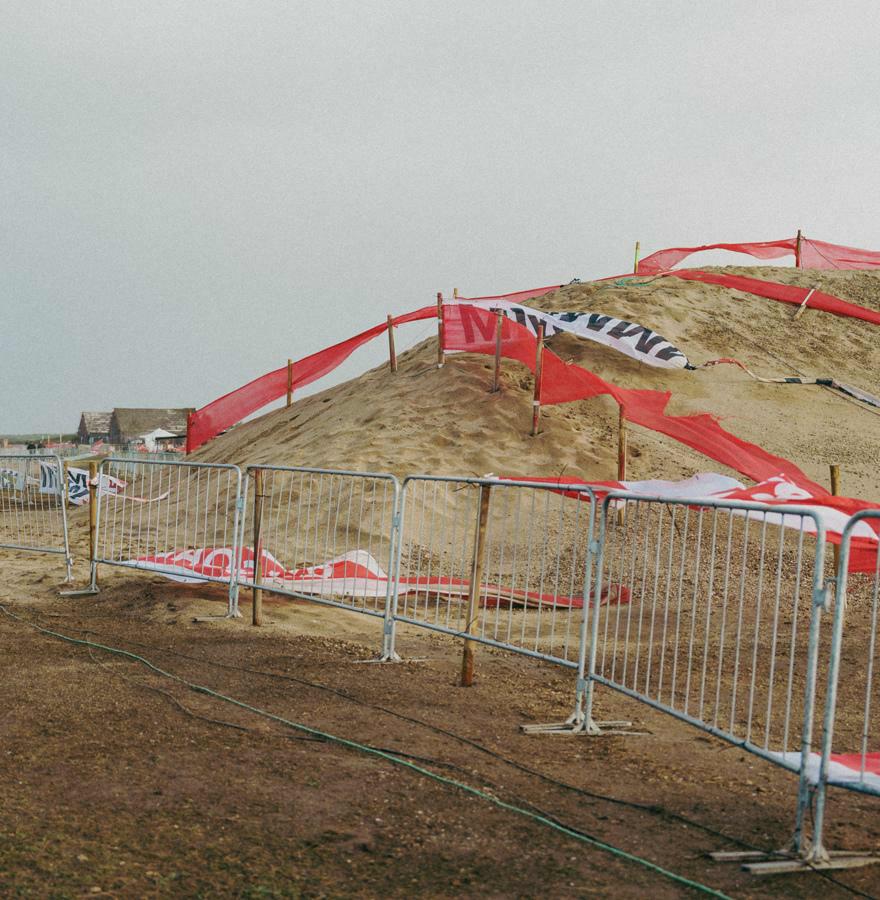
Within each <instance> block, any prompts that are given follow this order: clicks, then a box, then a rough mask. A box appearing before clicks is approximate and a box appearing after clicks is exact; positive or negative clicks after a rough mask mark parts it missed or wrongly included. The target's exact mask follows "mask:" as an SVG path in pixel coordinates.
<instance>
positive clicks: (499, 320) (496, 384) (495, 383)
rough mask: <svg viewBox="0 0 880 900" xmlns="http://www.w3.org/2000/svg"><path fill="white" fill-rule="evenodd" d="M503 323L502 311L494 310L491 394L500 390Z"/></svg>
mask: <svg viewBox="0 0 880 900" xmlns="http://www.w3.org/2000/svg"><path fill="white" fill-rule="evenodd" d="M503 322H504V311H503V310H500V309H496V310H495V377H494V379H493V380H492V393H493V394H497V393H498V391H500V390H501V327H502V324H503Z"/></svg>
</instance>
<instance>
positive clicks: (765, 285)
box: [665, 269, 880, 325]
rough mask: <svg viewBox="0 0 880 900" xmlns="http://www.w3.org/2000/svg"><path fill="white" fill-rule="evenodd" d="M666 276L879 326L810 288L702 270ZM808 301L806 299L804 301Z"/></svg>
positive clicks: (879, 319) (876, 316) (878, 318)
mask: <svg viewBox="0 0 880 900" xmlns="http://www.w3.org/2000/svg"><path fill="white" fill-rule="evenodd" d="M665 276H672V277H675V278H683V279H685V280H687V281H703V282H708V283H709V284H720V285H722V286H724V287H728V288H732V289H733V290H735V291H743V292H744V293H747V294H756V295H757V296H759V297H767V298H769V299H770V300H780V301H781V302H783V303H793V304H795V305H796V306H800V304H801V303H803V302H804V300H807V307H808V308H809V309H820V310H822V311H823V312H830V313H834V314H835V315H837V316H849V317H850V318H851V319H862V320H863V321H865V322H871V323H873V324H874V325H880V312H877V311H875V310H873V309H868V308H867V307H865V306H859V305H858V304H857V303H849V302H848V301H847V300H841V299H840V297H835V296H834V295H833V294H826V293H824V292H823V291H817V290H814V289H812V288H802V287H796V286H795V285H793V284H778V283H777V282H775V281H763V280H762V279H760V278H747V277H746V276H744V275H726V274H722V273H721V272H704V271H702V270H701V269H674V270H673V271H672V272H666V273H665ZM808 297H809V299H807V298H808Z"/></svg>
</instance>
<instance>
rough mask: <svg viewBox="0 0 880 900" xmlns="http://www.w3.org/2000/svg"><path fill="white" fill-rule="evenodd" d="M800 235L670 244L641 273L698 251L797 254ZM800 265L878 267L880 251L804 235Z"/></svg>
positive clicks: (641, 267) (767, 256) (661, 269)
mask: <svg viewBox="0 0 880 900" xmlns="http://www.w3.org/2000/svg"><path fill="white" fill-rule="evenodd" d="M797 248H798V240H797V238H796V237H793V238H783V239H782V240H779V241H754V242H750V243H742V244H703V245H702V246H700V247H669V248H667V249H666V250H658V251H657V252H656V253H652V254H651V255H650V256H646V257H645V258H644V259H643V260H641V261H640V262H639V264H638V274H639V275H656V274H658V273H660V272H665V271H667V270H668V269H671V268H672V267H673V266H675V265H678V263H680V262H681V261H682V260H683V259H687V257H688V256H691V255H692V254H694V253H700V252H701V251H703V250H730V251H732V252H734V253H744V254H746V255H747V256H752V257H754V258H755V259H779V258H781V257H783V256H789V255H791V256H795V255H796V254H797ZM800 265H801V268H804V269H878V268H880V251H878V250H862V249H860V248H858V247H844V246H843V245H842V244H827V243H825V241H816V240H813V239H812V238H805V237H802V238H801V247H800Z"/></svg>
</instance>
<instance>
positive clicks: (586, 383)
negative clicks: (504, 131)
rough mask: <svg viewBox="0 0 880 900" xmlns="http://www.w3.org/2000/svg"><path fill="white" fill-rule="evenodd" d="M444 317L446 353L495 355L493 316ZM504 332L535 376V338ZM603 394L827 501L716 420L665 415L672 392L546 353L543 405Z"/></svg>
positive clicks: (456, 311) (635, 418)
mask: <svg viewBox="0 0 880 900" xmlns="http://www.w3.org/2000/svg"><path fill="white" fill-rule="evenodd" d="M443 315H444V347H445V349H447V350H463V351H467V352H470V353H484V354H487V355H491V354H494V353H495V328H496V318H495V316H494V315H493V314H492V313H491V312H489V311H488V310H484V309H481V308H479V307H475V306H468V305H459V306H445V307H444V313H443ZM501 328H502V331H501V338H502V340H501V353H502V355H503V356H505V357H506V358H507V359H515V360H517V361H519V362H521V363H522V364H523V365H525V366H527V367H528V368H529V369H530V370H531V371H532V372H534V371H535V351H536V340H535V338H534V336H533V335H531V334H530V333H529V331H528V330H527V329H525V328H523V327H522V326H521V325H519V324H517V323H516V322H513V321H512V320H510V319H507V318H504V319H502V323H501ZM601 394H607V395H608V396H610V397H613V398H614V400H615V401H616V402H617V403H618V405H619V406H621V407H622V409H623V414H624V417H625V418H626V419H628V420H629V421H630V422H633V423H635V424H636V425H642V426H643V427H645V428H649V429H651V430H652V431H658V432H660V433H661V434H666V435H668V436H669V437H671V438H673V439H674V440H676V441H679V442H680V443H682V444H685V445H686V446H688V447H692V448H693V449H694V450H697V451H698V452H700V453H702V454H704V455H705V456H708V457H709V458H710V459H714V460H716V461H717V462H720V463H722V464H724V465H726V466H729V467H730V468H731V469H735V470H736V471H737V472H741V473H742V474H744V475H746V476H748V477H749V478H751V479H753V480H754V481H764V480H765V479H768V478H772V477H773V476H775V475H779V474H784V475H787V476H788V477H789V478H790V479H791V480H792V481H794V482H795V483H796V484H799V485H801V486H802V487H804V488H806V489H808V490H809V491H810V492H811V493H812V494H814V495H815V496H823V497H824V496H828V491H827V490H825V488H823V487H822V486H821V485H819V484H816V483H815V482H813V481H810V479H808V478H807V476H806V475H805V474H804V473H803V472H802V471H801V470H800V469H799V468H798V467H797V466H796V465H795V464H794V463H792V462H790V461H789V460H787V459H783V458H782V457H779V456H773V455H772V454H770V453H768V452H767V451H766V450H763V449H762V448H761V447H758V446H757V445H756V444H750V443H748V442H747V441H744V440H741V439H740V438H738V437H736V436H735V435H733V434H730V433H729V432H727V431H725V430H724V429H723V428H722V427H721V426H720V425H719V424H718V421H717V419H716V418H715V417H713V416H711V415H708V414H706V413H700V414H698V415H692V416H669V415H667V414H666V412H665V409H666V406H667V404H668V403H669V399H670V397H671V394H670V393H669V392H668V391H650V390H632V389H629V388H621V387H618V386H617V385H615V384H611V383H610V382H607V381H605V380H604V379H602V378H600V377H599V376H598V375H596V374H594V373H593V372H590V371H589V370H588V369H584V368H581V367H580V366H576V365H574V364H571V363H565V362H563V361H562V360H561V359H560V358H559V357H558V356H557V355H556V354H555V353H552V352H551V351H549V350H547V349H545V350H544V361H543V380H542V391H541V402H542V403H543V404H547V405H549V404H554V403H566V402H569V401H572V400H584V399H587V398H589V397H596V396H599V395H601Z"/></svg>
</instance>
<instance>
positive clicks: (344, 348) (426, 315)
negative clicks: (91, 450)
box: [186, 306, 437, 453]
mask: <svg viewBox="0 0 880 900" xmlns="http://www.w3.org/2000/svg"><path fill="white" fill-rule="evenodd" d="M436 315H437V307H436V306H425V307H423V308H422V309H417V310H416V311H415V312H411V313H406V314H405V315H402V316H396V317H395V318H394V324H395V325H405V324H407V323H408V322H417V321H419V320H420V319H430V318H434V317H436ZM387 328H388V326H387V324H384V323H383V324H382V325H376V326H374V327H373V328H369V329H367V330H366V331H362V332H361V333H360V334H356V335H355V336H354V337H350V338H349V339H348V340H346V341H342V342H341V343H339V344H334V345H333V346H332V347H327V348H326V349H324V350H319V351H318V352H317V353H313V354H312V355H311V356H306V357H305V358H303V359H299V360H297V361H296V362H295V363H294V364H293V385H294V387H295V388H297V389H300V388H303V387H305V386H306V385H308V384H311V383H312V382H313V381H317V380H318V379H319V378H321V377H322V376H323V375H326V374H327V373H328V372H332V371H333V369H335V368H336V367H337V366H339V365H340V364H341V363H343V362H344V361H345V360H346V359H348V357H349V356H351V354H352V353H353V352H354V351H355V350H356V349H357V348H358V347H361V346H363V345H364V344H366V343H367V342H369V341H371V340H372V339H373V338H374V337H377V336H378V335H380V334H383V333H384V332H385V331H386V330H387ZM286 393H287V366H282V368H280V369H276V370H275V371H274V372H269V373H267V374H266V375H261V376H260V377H259V378H255V379H254V380H253V381H251V382H249V383H248V384H246V385H244V386H243V387H240V388H238V389H236V390H234V391H231V392H230V393H228V394H225V395H224V396H222V397H218V399H216V400H214V401H212V402H211V403H209V404H208V405H207V406H203V407H202V408H201V409H199V410H196V411H195V412H194V413H193V414H192V415H191V416H190V418H189V427H188V429H187V441H186V452H187V453H192V451H193V450H195V449H196V448H197V447H201V446H202V444H204V443H205V442H206V441H209V440H211V438H213V437H215V436H216V435H218V434H220V432H221V431H223V430H224V429H226V428H229V426H230V425H234V424H235V423H236V422H240V421H241V420H242V419H244V418H247V416H249V415H250V414H251V413H253V412H256V411H257V410H258V409H262V407H264V406H265V405H266V404H267V403H271V402H272V401H273V400H277V399H278V398H279V397H283V396H284V395H285V394H286Z"/></svg>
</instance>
